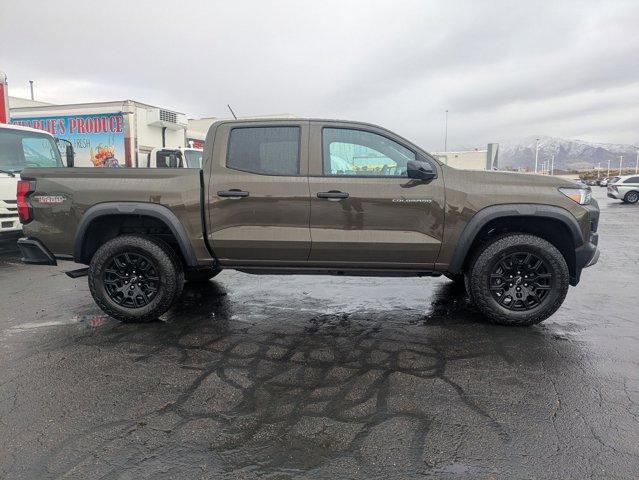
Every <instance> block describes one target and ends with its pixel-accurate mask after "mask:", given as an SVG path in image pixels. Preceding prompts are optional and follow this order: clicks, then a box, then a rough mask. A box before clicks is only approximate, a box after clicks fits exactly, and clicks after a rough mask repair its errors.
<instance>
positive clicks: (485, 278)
mask: <svg viewBox="0 0 639 480" xmlns="http://www.w3.org/2000/svg"><path fill="white" fill-rule="evenodd" d="M569 280H570V277H569V272H568V265H567V264H566V260H565V259H564V257H563V255H562V254H561V252H559V250H557V248H555V247H554V246H553V245H552V244H551V243H550V242H547V241H546V240H544V239H542V238H539V237H537V236H534V235H527V234H507V235H503V236H500V237H496V238H495V239H493V240H492V241H489V242H488V243H486V244H484V245H483V246H482V247H481V248H480V249H479V251H478V252H477V253H476V255H475V257H474V260H473V261H472V262H471V265H470V268H469V271H468V286H469V289H470V293H471V297H472V298H473V299H474V301H475V304H476V305H477V307H478V308H479V309H480V310H481V311H482V313H483V314H484V315H485V316H486V317H487V318H488V319H489V320H490V321H491V322H493V323H497V324H501V325H521V326H523V325H534V324H536V323H539V322H542V321H543V320H545V319H547V318H548V317H550V316H551V315H552V314H553V313H555V312H556V311H557V309H558V308H559V307H560V306H561V304H562V303H563V301H564V298H565V297H566V293H567V292H568V286H569Z"/></svg>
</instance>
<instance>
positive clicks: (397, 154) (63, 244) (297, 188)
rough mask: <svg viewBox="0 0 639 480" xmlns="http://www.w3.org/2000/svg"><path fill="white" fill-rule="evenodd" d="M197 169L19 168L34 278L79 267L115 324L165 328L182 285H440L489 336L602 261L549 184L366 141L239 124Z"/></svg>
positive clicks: (591, 218)
mask: <svg viewBox="0 0 639 480" xmlns="http://www.w3.org/2000/svg"><path fill="white" fill-rule="evenodd" d="M203 158H204V160H203V165H202V168H201V169H183V168H174V169H171V168H163V169H157V168H131V169H123V168H121V169H93V168H58V169H55V168H52V169H48V168H27V169H25V170H23V171H22V174H21V180H20V182H19V185H18V211H19V214H20V218H21V221H22V223H23V229H24V233H25V238H22V239H20V240H19V246H20V248H21V250H22V255H23V260H24V261H25V262H27V263H35V264H45V265H56V259H65V260H74V261H75V262H78V263H80V264H85V265H88V270H87V272H88V281H89V287H90V291H91V294H92V295H93V298H94V299H95V301H96V302H97V304H98V305H99V306H100V307H101V308H102V309H103V310H104V311H105V312H106V313H107V314H109V315H111V316H113V317H115V318H117V319H119V320H122V321H125V322H128V321H147V320H151V319H154V318H157V317H158V316H160V315H162V314H163V313H164V312H166V311H167V309H168V308H169V307H170V306H171V304H172V303H173V302H174V301H175V300H176V298H177V297H178V296H179V295H180V293H181V289H182V286H183V283H184V281H185V280H186V281H204V280H208V279H209V278H211V277H213V276H215V275H217V274H218V273H219V272H220V271H221V270H223V269H234V270H239V271H242V272H247V273H252V274H318V275H321V274H329V275H371V276H372V275H374V276H389V277H390V276H440V275H446V276H447V277H449V278H451V279H452V280H454V281H459V282H464V284H465V287H466V289H467V291H468V295H469V298H470V299H471V300H472V301H474V302H475V304H476V305H477V307H478V308H479V309H480V310H481V312H483V314H484V315H485V316H486V317H487V318H488V319H489V320H490V321H492V322H495V323H500V324H505V325H531V324H534V323H538V322H541V321H542V320H544V319H546V318H548V317H549V316H550V315H552V314H553V313H554V312H555V311H556V310H557V309H558V308H559V306H560V305H561V303H562V302H563V300H564V298H565V296H566V293H567V291H568V286H569V285H577V283H578V282H579V277H580V274H581V271H582V269H583V268H584V267H587V266H589V265H592V264H594V263H595V262H596V261H597V259H598V250H597V240H598V236H597V223H598V219H599V207H598V205H597V203H596V201H595V200H594V199H592V198H591V192H590V189H589V188H588V187H580V186H578V185H576V184H575V183H572V182H569V181H565V180H561V179H558V178H555V177H548V176H536V175H526V174H519V173H505V172H484V171H463V170H456V169H453V168H450V167H448V166H446V165H444V164H442V163H440V162H439V161H438V160H437V159H435V158H434V157H433V156H431V155H429V154H428V153H427V152H425V151H424V150H422V149H421V148H419V147H418V146H417V145H415V144H413V143H411V142H409V141H408V140H406V139H404V138H402V137H400V136H398V135H396V134H395V133H392V132H390V131H388V130H385V129H383V128H380V127H378V126H375V125H370V124H367V123H358V122H346V121H335V120H314V119H282V120H275V119H269V120H250V121H249V120H232V121H220V122H217V123H214V124H213V125H212V126H211V127H210V130H209V131H208V134H207V137H206V142H205V147H204V157H203Z"/></svg>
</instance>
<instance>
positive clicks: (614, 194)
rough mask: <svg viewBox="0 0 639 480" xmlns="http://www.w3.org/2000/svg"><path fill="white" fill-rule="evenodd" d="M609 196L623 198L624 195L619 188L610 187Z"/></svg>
mask: <svg viewBox="0 0 639 480" xmlns="http://www.w3.org/2000/svg"><path fill="white" fill-rule="evenodd" d="M608 198H616V199H617V200H622V199H623V195H622V194H621V193H620V192H619V191H618V190H613V189H612V188H608Z"/></svg>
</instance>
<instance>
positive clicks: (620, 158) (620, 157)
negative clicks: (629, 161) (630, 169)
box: [619, 155, 623, 177]
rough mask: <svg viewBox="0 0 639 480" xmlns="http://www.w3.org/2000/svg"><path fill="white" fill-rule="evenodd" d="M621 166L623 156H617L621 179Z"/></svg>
mask: <svg viewBox="0 0 639 480" xmlns="http://www.w3.org/2000/svg"><path fill="white" fill-rule="evenodd" d="M622 165H623V155H619V176H620V177H621V166H622Z"/></svg>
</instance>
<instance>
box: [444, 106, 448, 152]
mask: <svg viewBox="0 0 639 480" xmlns="http://www.w3.org/2000/svg"><path fill="white" fill-rule="evenodd" d="M447 151H448V110H446V113H445V114H444V152H447Z"/></svg>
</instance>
